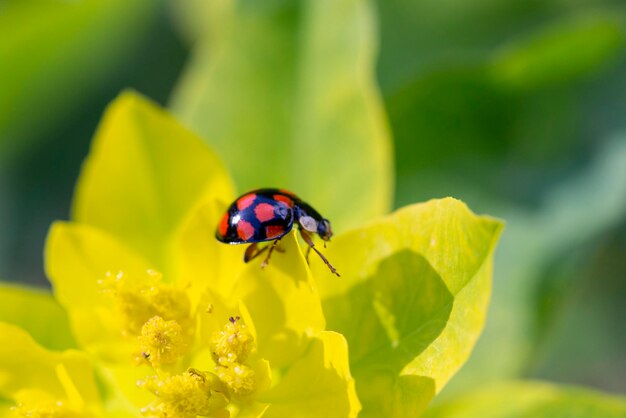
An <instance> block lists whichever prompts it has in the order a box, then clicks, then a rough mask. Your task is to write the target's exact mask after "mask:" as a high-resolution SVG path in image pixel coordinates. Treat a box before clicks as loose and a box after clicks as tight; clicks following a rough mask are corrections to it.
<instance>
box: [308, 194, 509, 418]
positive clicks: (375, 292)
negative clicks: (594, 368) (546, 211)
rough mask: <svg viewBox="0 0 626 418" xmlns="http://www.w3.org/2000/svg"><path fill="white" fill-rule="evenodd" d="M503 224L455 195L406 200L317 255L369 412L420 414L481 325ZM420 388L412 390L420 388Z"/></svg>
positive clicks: (330, 308) (334, 325) (332, 318)
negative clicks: (409, 203)
mask: <svg viewBox="0 0 626 418" xmlns="http://www.w3.org/2000/svg"><path fill="white" fill-rule="evenodd" d="M500 229H501V224H500V223H499V222H496V221H495V220H492V219H489V218H486V217H479V216H476V215H474V214H473V213H472V212H471V211H469V209H468V208H467V207H466V206H465V205H464V204H463V203H462V202H459V201H457V200H454V199H442V200H433V201H430V202H427V203H424V204H418V205H413V206H410V207H407V208H403V209H401V210H399V211H397V212H396V213H394V214H392V215H390V216H387V217H385V218H383V219H381V220H379V221H377V222H373V223H371V224H370V225H367V226H365V227H364V228H361V229H357V230H353V231H351V232H349V233H346V234H343V235H341V236H338V237H337V239H336V240H334V241H333V242H331V243H330V244H329V246H328V258H329V259H330V260H331V261H332V262H333V263H334V264H335V266H336V267H337V269H338V271H339V272H340V273H341V274H342V277H341V278H339V279H338V278H336V277H334V276H333V275H331V274H330V273H329V272H328V269H327V268H326V266H325V265H323V264H322V263H321V262H320V261H319V260H317V259H315V258H313V259H312V262H311V264H312V269H313V271H314V274H315V276H316V278H318V283H319V288H320V293H321V294H322V299H323V306H324V313H325V315H326V319H327V323H328V328H329V329H332V330H335V331H339V332H341V333H342V334H344V335H345V336H346V338H347V340H348V344H349V347H350V361H351V369H352V372H353V374H354V376H355V378H356V381H357V390H358V393H359V397H360V399H361V402H362V403H363V412H362V414H361V415H362V416H364V417H370V416H371V417H376V416H384V415H389V414H394V413H396V412H398V411H401V413H400V414H401V415H407V416H414V415H417V414H419V413H420V412H421V411H422V410H423V408H424V407H425V405H426V404H427V403H428V401H429V400H430V399H431V398H432V397H433V396H434V394H435V393H437V392H438V391H440V390H441V388H442V387H443V386H444V385H445V384H446V382H447V381H448V380H449V379H450V377H451V376H452V375H453V374H454V373H456V371H457V370H458V369H459V367H460V366H461V365H462V364H463V363H464V362H465V360H466V359H467V357H468V356H469V354H470V352H471V350H472V348H473V346H474V344H475V342H476V339H477V338H478V336H479V335H480V332H481V331H482V326H483V323H484V319H485V315H486V311H487V304H488V300H489V296H490V291H491V267H492V255H493V249H494V246H495V243H496V241H497V237H498V235H499V232H500ZM411 388H413V389H415V390H413V389H411Z"/></svg>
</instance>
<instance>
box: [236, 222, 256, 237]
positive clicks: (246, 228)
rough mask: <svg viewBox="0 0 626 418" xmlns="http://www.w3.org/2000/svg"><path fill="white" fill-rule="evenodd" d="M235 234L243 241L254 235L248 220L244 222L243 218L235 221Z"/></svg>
mask: <svg viewBox="0 0 626 418" xmlns="http://www.w3.org/2000/svg"><path fill="white" fill-rule="evenodd" d="M237 235H239V238H241V239H242V240H243V241H248V240H249V239H250V238H252V236H253V235H254V227H253V226H252V224H251V223H250V222H246V221H244V220H243V219H242V220H240V221H239V222H238V223H237Z"/></svg>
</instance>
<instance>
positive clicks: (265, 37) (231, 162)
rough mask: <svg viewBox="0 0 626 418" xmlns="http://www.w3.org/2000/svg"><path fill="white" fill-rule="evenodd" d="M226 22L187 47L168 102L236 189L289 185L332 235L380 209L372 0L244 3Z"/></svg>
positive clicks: (385, 150) (385, 145)
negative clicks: (186, 63) (191, 50)
mask: <svg viewBox="0 0 626 418" xmlns="http://www.w3.org/2000/svg"><path fill="white" fill-rule="evenodd" d="M224 19H227V20H226V23H223V24H222V26H223V31H222V32H221V33H219V36H215V39H214V42H213V43H211V44H210V45H204V46H201V47H199V48H198V49H197V50H196V51H195V54H194V57H193V61H192V63H191V65H190V67H189V68H188V70H187V72H186V74H185V76H184V78H183V79H182V80H181V84H180V85H179V86H178V90H177V92H176V94H175V96H174V101H173V107H174V109H175V110H176V112H177V114H178V115H180V117H181V118H182V119H183V121H184V122H186V123H187V124H188V125H189V126H191V127H193V129H195V130H196V131H197V132H199V133H201V134H202V135H203V136H204V137H205V138H207V139H208V140H209V141H210V143H211V144H212V145H214V146H215V149H216V150H217V151H218V153H219V154H220V155H221V157H222V158H223V159H224V160H225V161H226V162H227V164H228V166H229V168H230V169H231V171H232V172H233V175H234V178H235V180H236V183H237V185H238V187H239V188H240V190H242V191H245V190H248V189H252V188H256V187H268V186H278V187H284V188H287V189H290V190H292V191H294V192H295V193H297V194H298V195H300V196H301V197H302V198H303V199H305V200H307V201H309V202H311V203H312V204H313V205H314V206H315V207H316V208H317V209H318V210H319V211H320V212H321V213H323V214H324V216H326V217H327V218H329V219H330V220H331V221H333V225H334V226H335V227H336V228H335V229H336V230H345V229H347V228H350V227H354V226H356V225H359V224H360V223H362V221H363V220H366V219H370V218H373V217H375V216H379V215H382V214H384V213H386V212H387V211H388V210H389V208H390V204H391V194H392V173H391V155H390V151H391V150H390V143H389V133H388V130H387V126H386V124H385V120H384V116H383V112H382V109H381V104H380V100H379V97H378V92H377V90H376V87H375V84H374V80H373V74H372V73H373V67H374V53H375V40H374V34H375V26H374V22H373V16H372V11H371V9H370V5H369V3H368V2H367V1H365V0H357V1H353V0H322V1H320V0H308V1H303V2H295V1H287V2H268V3H265V4H262V3H261V4H259V3H257V2H243V1H242V2H237V3H236V4H235V5H234V7H233V10H232V11H231V13H230V14H226V16H225V17H224ZM363 185H367V187H365V188H364V186H363Z"/></svg>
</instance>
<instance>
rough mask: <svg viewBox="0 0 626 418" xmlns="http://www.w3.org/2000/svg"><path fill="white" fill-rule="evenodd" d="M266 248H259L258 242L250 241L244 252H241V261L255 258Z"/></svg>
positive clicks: (245, 261)
mask: <svg viewBox="0 0 626 418" xmlns="http://www.w3.org/2000/svg"><path fill="white" fill-rule="evenodd" d="M265 250H267V247H263V248H261V249H260V250H259V246H258V242H255V243H252V244H250V245H249V246H248V248H246V252H245V253H244V254H243V261H244V263H247V262H248V261H250V260H253V259H255V258H256V257H257V256H258V255H260V254H261V253H263V251H265Z"/></svg>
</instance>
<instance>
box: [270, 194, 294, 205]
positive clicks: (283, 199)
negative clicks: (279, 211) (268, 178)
mask: <svg viewBox="0 0 626 418" xmlns="http://www.w3.org/2000/svg"><path fill="white" fill-rule="evenodd" d="M274 199H276V200H278V201H279V202H283V203H285V204H286V205H287V206H289V207H290V208H292V207H293V200H291V199H290V198H288V197H287V196H283V195H282V194H275V195H274Z"/></svg>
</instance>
